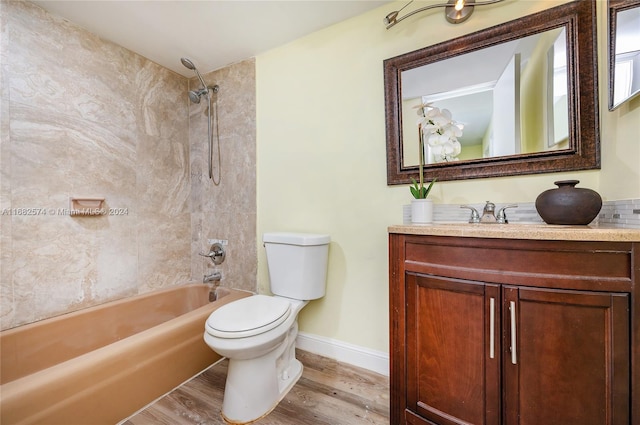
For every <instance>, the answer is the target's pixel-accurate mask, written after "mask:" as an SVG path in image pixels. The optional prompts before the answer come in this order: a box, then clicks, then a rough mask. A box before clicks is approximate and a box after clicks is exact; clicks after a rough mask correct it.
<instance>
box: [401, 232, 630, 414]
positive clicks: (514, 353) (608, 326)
mask: <svg viewBox="0 0 640 425" xmlns="http://www.w3.org/2000/svg"><path fill="white" fill-rule="evenodd" d="M389 240H390V288H389V294H390V343H391V350H390V357H391V424H392V425H398V424H430V425H433V424H436V425H451V424H478V425H480V424H487V425H499V424H504V425H540V424H544V425H605V424H606V425H629V424H634V425H638V424H639V423H640V422H639V418H638V416H637V415H638V411H636V412H635V416H633V421H632V409H638V407H637V406H636V405H639V404H640V398H639V396H638V394H636V393H632V386H634V385H638V371H637V370H636V371H635V372H634V374H633V375H632V369H631V365H632V361H634V360H635V359H636V358H637V357H638V349H637V343H635V344H634V341H635V340H637V332H638V330H637V329H636V328H633V327H632V323H636V327H637V322H638V321H637V317H636V318H634V316H633V315H632V313H633V314H636V315H637V309H638V304H637V301H635V298H634V286H635V285H634V283H637V280H638V279H639V277H638V274H639V273H640V261H639V259H640V256H639V255H638V244H637V243H629V242H584V241H565V240H556V241H549V240H519V239H490V238H475V237H449V236H430V235H406V234H395V233H391V234H390V239H389ZM634 332H635V333H636V337H634V335H633V333H634ZM636 367H637V366H636ZM636 388H637V387H636Z"/></svg>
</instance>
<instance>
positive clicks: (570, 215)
mask: <svg viewBox="0 0 640 425" xmlns="http://www.w3.org/2000/svg"><path fill="white" fill-rule="evenodd" d="M578 183H580V180H561V181H557V182H554V183H553V184H555V185H557V186H558V187H557V188H556V189H549V190H545V191H544V192H542V193H541V194H540V195H538V198H536V210H538V214H540V217H542V219H543V220H544V221H545V223H547V224H570V225H576V224H578V225H585V224H589V223H591V222H592V221H593V219H594V218H596V216H597V215H598V213H599V212H600V209H601V208H602V198H601V197H600V195H599V194H598V192H596V191H595V190H591V189H584V188H577V187H575V186H576V185H577V184H578Z"/></svg>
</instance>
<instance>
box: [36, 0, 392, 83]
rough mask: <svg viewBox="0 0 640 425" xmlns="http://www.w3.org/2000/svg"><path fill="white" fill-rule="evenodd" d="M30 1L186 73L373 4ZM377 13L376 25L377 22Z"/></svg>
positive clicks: (350, 0) (361, 0)
mask: <svg viewBox="0 0 640 425" xmlns="http://www.w3.org/2000/svg"><path fill="white" fill-rule="evenodd" d="M34 3H36V4H38V5H39V6H41V7H43V8H44V9H46V10H48V11H50V12H51V13H53V14H55V15H59V16H62V17H64V18H66V19H68V20H69V21H71V22H74V23H76V24H78V25H80V26H81V27H83V28H85V29H87V30H89V31H90V32H92V33H94V34H97V35H99V36H100V37H102V38H104V39H106V40H109V41H112V42H114V43H116V44H119V45H121V46H123V47H125V48H127V49H129V50H131V51H133V52H136V53H138V54H140V55H142V56H144V57H146V58H147V59H150V60H152V61H154V62H156V63H158V64H160V65H162V66H164V67H166V68H169V69H171V70H173V71H175V72H177V73H179V74H182V75H184V76H185V77H193V71H190V70H188V69H186V68H185V67H184V66H182V64H181V63H180V58H181V57H188V58H190V59H191V60H192V61H193V62H194V63H195V65H196V67H197V68H198V70H199V71H200V72H201V73H206V72H209V71H213V70H216V69H219V68H222V67H225V66H227V65H229V64H232V63H235V62H238V61H241V60H244V59H247V58H250V57H253V56H256V55H258V54H260V53H263V52H266V51H267V50H270V49H272V48H274V47H277V46H281V45H283V44H286V43H288V42H290V41H293V40H295V39H297V38H300V37H302V36H304V35H307V34H310V33H312V32H314V31H317V30H319V29H322V28H325V27H328V26H330V25H332V24H335V23H337V22H340V21H343V20H345V19H348V18H351V17H353V16H357V15H359V14H361V13H364V12H366V11H368V10H371V9H374V8H377V7H379V6H381V5H383V4H385V3H389V1H388V0H387V1H373V0H319V1H318V0H315V1H313V0H309V1H307V0H297V1H296V0H285V1H272V0H257V1H244V0H200V1H187V0H103V1H95V0H84V1H78V0H73V1H71V0H66V1H59V0H38V1H34ZM382 18H383V16H381V17H380V25H382Z"/></svg>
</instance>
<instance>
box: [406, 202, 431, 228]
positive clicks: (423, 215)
mask: <svg viewBox="0 0 640 425" xmlns="http://www.w3.org/2000/svg"><path fill="white" fill-rule="evenodd" d="M432 221H433V201H432V200H431V199H412V200H411V222H412V223H418V224H424V223H431V222H432Z"/></svg>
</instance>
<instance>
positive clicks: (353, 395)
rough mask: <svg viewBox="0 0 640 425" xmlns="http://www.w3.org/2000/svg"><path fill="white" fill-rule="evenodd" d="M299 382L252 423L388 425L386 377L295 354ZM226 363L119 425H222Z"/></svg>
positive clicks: (387, 382)
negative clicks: (298, 368) (302, 369)
mask: <svg viewBox="0 0 640 425" xmlns="http://www.w3.org/2000/svg"><path fill="white" fill-rule="evenodd" d="M297 358H298V359H299V360H300V361H301V362H302V364H303V365H304V372H303V374H302V377H301V378H300V380H299V381H298V382H297V383H296V385H295V386H294V387H293V388H292V389H291V391H290V392H289V394H287V396H286V397H285V398H284V399H283V400H282V401H281V402H280V404H279V405H278V407H276V408H275V410H273V411H272V412H271V413H270V414H269V415H268V416H266V417H265V418H263V419H261V420H259V421H257V422H255V424H256V425H360V424H376V425H382V424H384V425H389V378H388V377H386V376H382V375H379V374H377V373H374V372H370V371H368V370H366V369H360V368H357V367H354V366H350V365H347V364H344V363H339V362H336V361H335V360H331V359H327V358H325V357H320V356H317V355H315V354H311V353H308V352H305V351H301V350H298V352H297ZM226 373H227V360H224V361H222V362H220V363H218V364H216V365H214V366H212V367H211V368H209V369H207V370H206V371H205V372H203V373H202V374H200V375H198V376H197V377H196V378H194V379H192V380H191V381H189V382H187V383H186V384H184V385H182V386H180V387H179V388H177V389H175V390H174V391H173V392H171V393H169V394H167V395H166V396H164V397H163V398H161V399H160V400H158V401H156V402H155V403H153V404H152V405H151V406H149V407H147V408H146V409H144V410H143V411H141V412H139V413H137V414H136V415H134V416H132V417H130V418H128V419H127V420H126V421H124V422H122V425H164V424H166V425H191V424H197V425H223V424H225V422H224V421H223V420H222V417H221V416H220V408H221V406H222V394H223V391H224V383H225V377H226Z"/></svg>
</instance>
